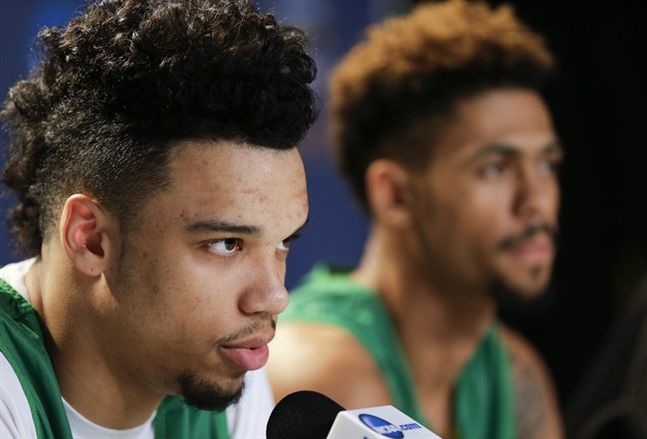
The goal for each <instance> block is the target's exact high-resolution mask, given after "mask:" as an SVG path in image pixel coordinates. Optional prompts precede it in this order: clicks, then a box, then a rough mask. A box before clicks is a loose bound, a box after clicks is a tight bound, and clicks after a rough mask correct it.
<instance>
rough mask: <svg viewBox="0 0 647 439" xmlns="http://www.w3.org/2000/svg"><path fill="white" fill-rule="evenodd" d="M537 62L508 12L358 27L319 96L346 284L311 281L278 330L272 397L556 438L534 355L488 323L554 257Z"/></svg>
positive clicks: (464, 437)
mask: <svg viewBox="0 0 647 439" xmlns="http://www.w3.org/2000/svg"><path fill="white" fill-rule="evenodd" d="M552 68H553V60H552V57H551V55H550V53H549V52H548V50H547V49H546V48H545V46H544V44H543V42H542V39H541V38H540V37H539V36H538V35H537V34H535V33H533V32H531V31H530V30H529V29H528V28H526V27H525V26H524V25H523V24H521V23H520V22H519V21H518V20H517V18H516V17H515V16H514V14H513V12H512V10H511V9H510V8H509V7H500V8H497V9H491V8H490V7H488V6H487V5H486V4H484V3H480V2H467V1H449V2H442V3H441V2H439V3H437V4H436V3H431V4H422V5H420V6H419V7H418V8H417V9H415V10H414V11H413V12H412V13H411V14H409V15H407V16H404V17H399V18H394V19H391V20H389V21H387V22H385V23H383V24H381V25H377V26H375V27H374V28H372V29H371V30H370V31H369V33H368V36H367V38H366V40H365V41H363V42H361V43H360V44H358V45H357V46H356V47H355V48H354V49H353V50H352V51H351V52H350V54H349V55H348V56H347V57H346V58H345V59H344V60H343V61H342V62H341V64H340V65H339V67H338V68H337V70H336V71H335V72H334V74H333V76H332V79H331V99H332V104H331V117H330V120H331V122H332V134H333V136H334V142H335V145H336V147H337V153H338V158H339V163H340V167H341V169H342V171H343V173H344V174H345V175H346V177H348V179H349V180H350V183H351V186H352V188H353V189H354V191H355V193H356V195H357V196H358V197H359V199H360V200H361V201H362V202H363V204H364V205H365V207H366V208H367V210H368V212H369V213H370V215H371V218H372V221H373V224H372V228H371V232H370V235H369V239H368V243H367V245H366V248H365V251H364V255H363V258H362V261H361V263H360V265H359V267H357V268H356V269H355V270H352V271H350V272H348V271H343V270H339V269H335V268H332V267H328V266H320V267H319V268H317V269H315V270H314V272H313V273H312V274H311V275H310V276H309V277H308V278H307V279H306V281H305V283H304V284H303V285H302V286H301V287H299V288H298V289H297V290H296V291H295V292H294V294H293V296H292V299H291V303H290V306H289V307H288V310H287V311H286V313H284V314H282V316H281V318H280V322H279V330H278V332H277V337H276V340H275V342H274V343H275V344H273V346H272V349H273V356H272V358H271V360H270V364H269V372H270V379H271V381H272V382H273V383H272V384H273V386H274V389H275V391H276V396H277V397H280V396H282V395H283V394H285V393H289V392H290V391H292V390H295V389H308V388H309V389H313V390H317V391H321V392H323V393H326V394H328V395H329V396H331V397H332V398H333V399H335V400H337V401H338V402H339V403H340V404H342V405H343V406H345V407H348V408H359V407H367V406H377V405H382V404H393V405H395V406H397V407H399V408H400V409H401V410H402V411H404V412H406V413H408V414H409V415H410V416H412V417H413V418H415V419H417V420H419V421H423V422H425V423H426V424H428V425H429V426H430V427H431V428H432V430H435V431H436V432H437V433H439V434H440V435H441V436H443V437H445V438H456V437H458V438H461V439H472V438H492V439H513V438H537V439H539V438H542V439H545V438H551V439H555V438H559V437H561V435H562V433H561V422H560V417H559V413H558V409H557V404H556V400H555V397H554V392H553V390H552V385H551V383H550V379H549V377H548V374H547V372H546V370H545V367H544V366H543V364H542V361H541V360H540V358H539V356H538V355H537V354H536V352H535V351H534V349H532V348H531V347H530V345H529V344H528V343H527V342H526V341H525V340H523V339H522V338H521V337H520V336H519V335H517V334H515V333H514V332H513V331H512V330H510V329H509V328H507V327H505V326H504V325H502V324H500V323H498V322H497V320H496V297H497V293H499V292H502V291H504V290H505V291H511V292H513V293H515V294H517V295H521V296H526V297H528V296H536V295H537V294H540V293H541V292H542V291H543V290H544V289H545V287H546V284H547V282H548V280H549V277H550V273H551V266H552V262H553V256H554V250H555V249H554V237H555V232H556V228H557V224H556V222H557V212H558V204H559V187H558V182H557V177H556V174H555V168H556V166H557V165H558V164H559V162H560V160H561V155H562V153H561V149H560V146H559V144H558V141H557V137H556V134H555V132H554V129H553V125H552V122H551V118H550V116H549V112H548V109H547V107H546V105H545V103H544V101H543V99H542V98H541V95H540V93H539V92H540V85H541V84H542V82H543V79H544V77H545V76H547V75H549V74H550V71H551V70H552Z"/></svg>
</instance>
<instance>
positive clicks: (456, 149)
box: [433, 89, 556, 158]
mask: <svg viewBox="0 0 647 439" xmlns="http://www.w3.org/2000/svg"><path fill="white" fill-rule="evenodd" d="M555 140H556V139H555V132H554V128H553V124H552V121H551V117H550V114H549V112H548V108H547V107H546V104H545V103H544V101H543V99H542V98H541V97H540V96H539V95H538V94H537V93H536V92H534V91H532V90H526V89H496V90H491V91H487V92H484V93H481V94H478V95H476V96H473V97H470V98H466V99H462V100H460V101H458V102H457V103H456V104H455V106H454V113H453V117H452V118H451V119H449V120H448V121H447V123H446V125H445V126H444V128H443V130H442V132H441V133H440V136H439V137H438V141H437V142H436V145H435V148H434V153H433V156H434V157H435V158H441V157H447V156H453V157H461V156H469V155H472V154H474V153H475V152H477V151H478V150H479V149H482V148H485V147H488V146H489V145H491V144H494V143H502V144H506V145H511V146H513V147H514V148H516V149H519V152H522V153H523V152H528V153H533V152H535V150H537V149H541V148H544V147H545V146H546V145H548V144H551V143H554V142H555Z"/></svg>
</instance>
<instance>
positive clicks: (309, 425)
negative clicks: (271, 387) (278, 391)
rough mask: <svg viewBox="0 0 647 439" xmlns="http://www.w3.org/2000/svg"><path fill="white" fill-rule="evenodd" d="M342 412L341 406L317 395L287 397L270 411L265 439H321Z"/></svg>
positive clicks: (294, 394)
mask: <svg viewBox="0 0 647 439" xmlns="http://www.w3.org/2000/svg"><path fill="white" fill-rule="evenodd" d="M342 410H344V408H343V407H342V406H340V405H339V404H337V403H336V402H335V401H333V400H332V399H330V398H328V397H327V396H326V395H322V394H321V393H319V392H313V391H310V390H301V391H299V392H294V393H290V394H289V395H287V396H286V397H285V398H283V399H282V400H281V401H279V403H278V404H277V405H276V407H274V410H272V414H271V415H270V419H269V421H268V422H267V439H325V438H326V436H327V435H328V432H329V431H330V427H332V424H333V422H334V421H335V417H336V416H337V413H339V412H341V411H342Z"/></svg>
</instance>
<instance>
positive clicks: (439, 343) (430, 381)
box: [353, 233, 495, 395]
mask: <svg viewBox="0 0 647 439" xmlns="http://www.w3.org/2000/svg"><path fill="white" fill-rule="evenodd" d="M416 267H417V265H416V264H414V263H410V261H409V260H408V259H407V257H406V255H405V254H398V253H397V249H396V248H390V246H388V245H384V242H383V241H382V239H381V237H380V236H376V235H375V234H374V233H372V234H371V237H370V238H369V241H368V244H367V248H366V250H365V253H364V257H363V259H362V262H361V264H360V266H359V267H358V269H357V270H356V271H355V272H354V273H353V278H354V279H355V280H356V281H358V282H359V283H361V284H364V285H367V286H369V287H371V288H372V289H374V290H376V291H377V292H378V294H379V295H380V297H381V298H382V300H383V301H384V302H385V304H386V306H387V308H388V310H389V313H390V315H391V317H392V319H393V321H394V324H395V326H396V330H397V332H398V336H399V338H400V342H401V344H402V347H403V350H404V352H405V355H406V356H407V360H408V362H409V365H410V367H411V370H412V373H413V375H414V380H415V381H416V387H417V388H418V389H419V392H420V393H421V394H424V393H433V394H443V393H446V394H448V395H449V394H450V393H451V390H452V389H453V385H454V383H455V381H456V378H457V377H458V375H459V374H460V372H461V370H462V369H463V367H464V366H465V364H466V363H467V362H468V361H469V359H470V358H471V356H472V354H473V353H474V351H475V350H476V348H477V346H478V344H479V342H480V341H481V339H482V337H483V335H484V334H485V332H486V331H487V329H488V327H489V326H490V325H491V323H492V321H493V319H494V316H495V305H494V302H493V301H492V300H491V299H490V298H489V297H488V295H487V293H486V291H460V290H455V291H449V290H447V288H443V289H442V290H441V289H439V288H438V287H437V286H436V285H435V283H434V281H433V279H430V278H429V276H428V273H426V272H421V270H420V269H418V268H416Z"/></svg>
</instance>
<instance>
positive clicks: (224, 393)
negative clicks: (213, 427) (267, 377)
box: [178, 372, 244, 411]
mask: <svg viewBox="0 0 647 439" xmlns="http://www.w3.org/2000/svg"><path fill="white" fill-rule="evenodd" d="M178 381H179V384H180V395H181V396H182V397H183V398H184V400H185V402H186V403H187V404H189V405H190V406H192V407H195V408H198V409H201V410H216V411H222V410H224V409H226V408H227V407H228V406H230V405H231V404H235V403H236V402H238V400H239V399H240V397H241V395H242V393H243V388H244V381H243V380H242V379H241V380H240V383H239V384H234V385H233V386H228V387H229V388H225V387H224V386H221V385H219V384H218V383H216V382H213V381H209V380H207V379H204V378H202V377H199V376H198V375H196V374H195V373H193V372H185V373H183V374H182V375H181V376H180V378H179V380H178Z"/></svg>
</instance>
